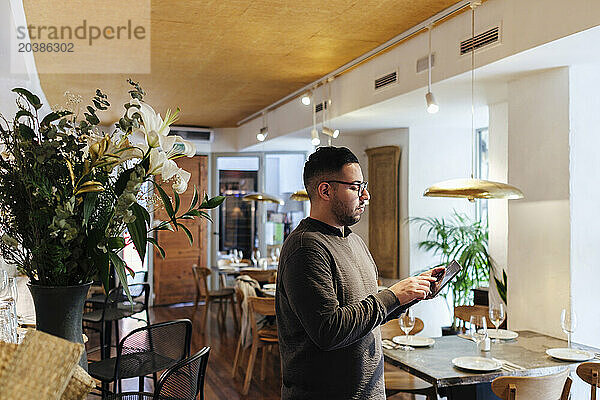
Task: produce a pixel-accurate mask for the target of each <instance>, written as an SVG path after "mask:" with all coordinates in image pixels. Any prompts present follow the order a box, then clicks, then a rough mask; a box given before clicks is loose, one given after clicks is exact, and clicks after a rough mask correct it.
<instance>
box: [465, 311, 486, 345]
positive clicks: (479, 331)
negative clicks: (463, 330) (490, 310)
mask: <svg viewBox="0 0 600 400" xmlns="http://www.w3.org/2000/svg"><path fill="white" fill-rule="evenodd" d="M469 334H470V335H471V337H472V338H473V341H474V342H475V343H476V344H477V348H479V344H480V343H481V342H483V341H484V340H485V339H486V338H487V320H486V318H485V316H484V315H471V318H470V319H469Z"/></svg>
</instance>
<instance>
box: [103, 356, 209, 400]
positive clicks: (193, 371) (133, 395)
mask: <svg viewBox="0 0 600 400" xmlns="http://www.w3.org/2000/svg"><path fill="white" fill-rule="evenodd" d="M209 353H210V347H204V348H202V350H200V351H199V352H197V353H196V354H194V355H193V356H191V357H190V358H187V359H185V360H182V361H180V362H178V363H177V364H175V365H173V366H172V367H171V368H169V369H167V370H166V371H165V372H164V373H163V374H162V375H161V377H160V379H159V381H158V383H157V384H156V388H155V389H154V393H147V392H127V393H121V394H114V395H111V396H109V397H108V398H109V399H111V400H113V399H115V400H116V399H119V400H158V399H177V400H196V399H197V398H198V395H200V400H203V399H204V377H205V375H206V366H207V364H208V356H209Z"/></svg>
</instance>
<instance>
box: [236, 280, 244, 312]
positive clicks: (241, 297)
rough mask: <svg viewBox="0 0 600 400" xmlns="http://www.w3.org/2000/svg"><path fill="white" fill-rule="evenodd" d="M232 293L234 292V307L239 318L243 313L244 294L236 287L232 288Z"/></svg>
mask: <svg viewBox="0 0 600 400" xmlns="http://www.w3.org/2000/svg"><path fill="white" fill-rule="evenodd" d="M234 291H235V300H236V303H235V305H236V308H237V312H238V315H239V316H240V317H241V316H242V313H243V309H242V303H243V302H244V292H243V291H242V289H240V288H239V287H237V286H235V287H234Z"/></svg>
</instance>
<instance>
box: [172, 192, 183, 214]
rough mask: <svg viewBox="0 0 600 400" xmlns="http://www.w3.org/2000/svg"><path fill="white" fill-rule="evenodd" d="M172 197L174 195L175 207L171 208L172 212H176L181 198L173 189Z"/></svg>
mask: <svg viewBox="0 0 600 400" xmlns="http://www.w3.org/2000/svg"><path fill="white" fill-rule="evenodd" d="M173 197H175V208H174V210H173V214H177V211H179V205H180V204H181V199H180V198H179V193H177V192H175V191H173Z"/></svg>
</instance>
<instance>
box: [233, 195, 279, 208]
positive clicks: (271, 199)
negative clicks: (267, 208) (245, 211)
mask: <svg viewBox="0 0 600 400" xmlns="http://www.w3.org/2000/svg"><path fill="white" fill-rule="evenodd" d="M242 200H243V201H264V202H266V203H275V204H279V205H280V206H282V205H284V204H285V202H284V201H283V200H281V199H280V198H278V197H275V196H271V195H270V194H266V193H250V194H247V195H245V196H244V197H242Z"/></svg>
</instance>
